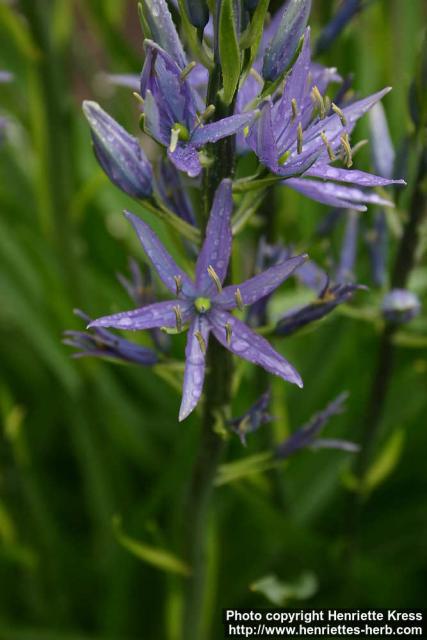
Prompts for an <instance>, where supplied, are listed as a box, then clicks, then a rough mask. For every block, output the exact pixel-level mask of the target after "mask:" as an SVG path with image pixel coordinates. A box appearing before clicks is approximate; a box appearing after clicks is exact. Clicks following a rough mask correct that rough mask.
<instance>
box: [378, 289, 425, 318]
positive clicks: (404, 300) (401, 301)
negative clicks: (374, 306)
mask: <svg viewBox="0 0 427 640" xmlns="http://www.w3.org/2000/svg"><path fill="white" fill-rule="evenodd" d="M381 309H382V312H383V316H384V318H385V319H386V320H388V322H391V323H392V324H401V323H402V324H403V323H406V322H409V321H410V320H412V319H413V318H415V317H416V316H417V315H418V314H419V312H420V310H421V304H420V301H419V299H418V297H417V296H416V295H415V293H412V292H411V291H407V290H406V289H393V290H392V291H390V292H389V293H387V295H386V296H384V299H383V302H382V305H381Z"/></svg>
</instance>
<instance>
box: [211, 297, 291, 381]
mask: <svg viewBox="0 0 427 640" xmlns="http://www.w3.org/2000/svg"><path fill="white" fill-rule="evenodd" d="M209 321H210V323H211V327H212V331H213V333H214V335H215V337H216V339H217V340H218V342H220V343H221V344H222V345H223V346H224V347H225V348H226V349H229V351H232V352H233V353H234V354H236V356H239V357H240V358H244V359H245V360H249V362H253V363H255V364H258V365H259V366H261V367H263V368H264V369H265V370H266V371H269V372H270V373H273V374H274V375H276V376H279V377H281V378H283V379H284V380H287V381H288V382H292V383H293V384H296V385H298V386H299V387H302V386H303V383H302V380H301V377H300V375H299V373H298V372H297V371H296V370H295V369H294V368H293V366H292V365H291V364H289V362H288V361H287V360H285V358H284V357H283V356H281V355H280V354H279V353H277V351H275V350H274V349H273V347H272V346H271V345H270V344H269V343H268V342H267V340H266V339H265V338H263V337H262V336H260V335H258V334H257V333H255V332H254V331H252V330H251V329H249V327H248V326H247V325H246V324H244V323H243V322H241V321H240V320H238V319H237V318H235V317H234V316H232V315H231V314H230V313H227V312H226V311H220V310H219V309H215V310H214V311H212V312H211V313H210V315H209ZM227 324H228V327H229V330H228V331H227V330H226V326H227ZM230 330H231V337H230V333H229V332H230ZM227 334H228V336H229V340H228V341H227Z"/></svg>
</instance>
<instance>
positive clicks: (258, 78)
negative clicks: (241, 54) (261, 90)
mask: <svg viewBox="0 0 427 640" xmlns="http://www.w3.org/2000/svg"><path fill="white" fill-rule="evenodd" d="M249 73H250V74H251V76H252V77H253V78H255V80H256V81H257V82H258V84H259V85H260V86H261V87H263V86H264V78H263V77H262V75H261V74H260V73H258V71H257V70H256V69H254V67H251V70H250V71H249Z"/></svg>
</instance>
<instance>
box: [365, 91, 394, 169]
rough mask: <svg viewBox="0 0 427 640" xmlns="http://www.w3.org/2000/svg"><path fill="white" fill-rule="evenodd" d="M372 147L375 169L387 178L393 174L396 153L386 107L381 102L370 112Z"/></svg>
mask: <svg viewBox="0 0 427 640" xmlns="http://www.w3.org/2000/svg"><path fill="white" fill-rule="evenodd" d="M369 124H370V130H371V148H372V157H373V163H374V169H375V171H378V173H379V174H380V175H382V176H385V177H386V178H391V177H392V176H393V169H394V161H395V157H396V153H395V151H394V147H393V141H392V139H391V136H390V130H389V128H388V123H387V118H386V115H385V111H384V107H383V105H382V104H381V103H380V102H379V103H377V104H376V105H374V107H373V108H372V109H371V111H370V113H369Z"/></svg>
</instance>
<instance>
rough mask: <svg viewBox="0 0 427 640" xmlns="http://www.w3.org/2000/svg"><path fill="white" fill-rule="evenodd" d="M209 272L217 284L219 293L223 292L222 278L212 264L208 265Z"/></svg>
mask: <svg viewBox="0 0 427 640" xmlns="http://www.w3.org/2000/svg"><path fill="white" fill-rule="evenodd" d="M208 274H209V277H210V278H211V279H212V280H213V281H214V283H215V286H216V288H217V289H218V293H221V292H222V284H221V280H220V279H219V276H218V274H217V272H216V271H215V269H214V268H213V266H212V265H211V264H210V265H209V266H208Z"/></svg>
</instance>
